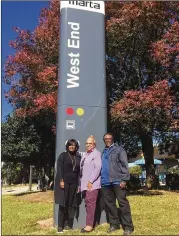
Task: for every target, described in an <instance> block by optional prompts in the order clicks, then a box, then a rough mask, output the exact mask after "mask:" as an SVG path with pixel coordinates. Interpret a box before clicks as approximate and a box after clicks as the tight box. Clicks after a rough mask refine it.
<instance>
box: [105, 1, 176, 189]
mask: <svg viewBox="0 0 179 236" xmlns="http://www.w3.org/2000/svg"><path fill="white" fill-rule="evenodd" d="M178 9H179V7H178V3H177V2H157V1H156V2H148V1H146V2H144V1H141V2H117V1H116V2H109V3H108V4H107V7H106V12H107V16H108V17H107V23H106V27H107V34H106V36H107V40H106V41H107V54H108V60H107V83H108V98H109V104H111V113H110V117H111V119H112V121H113V123H112V124H113V130H114V131H115V132H116V130H118V131H119V137H120V140H121V141H124V142H125V141H126V140H127V138H129V139H130V140H134V141H133V143H135V144H136V149H137V148H139V146H138V143H139V142H140V143H141V144H142V150H143V153H144V158H145V161H146V175H147V185H148V187H152V186H154V184H155V182H156V181H155V168H154V161H153V155H154V151H153V138H154V137H155V136H161V135H162V134H165V133H166V132H169V130H170V129H171V124H173V123H175V125H176V123H177V122H178V121H177V117H176V116H175V119H176V120H174V112H175V115H176V114H177V112H176V111H177V110H178V105H177V103H176V98H177V89H173V88H174V86H176V84H177V81H178V74H177V72H176V70H175V68H177V66H178V65H177V58H178V57H177V52H178V51H177V50H178V36H177V35H178V32H177V33H175V30H177V29H178ZM175 34H176V35H175ZM172 35H173V36H174V37H172ZM165 53H168V55H165ZM126 134H127V135H128V137H126ZM116 136H117V135H116ZM124 145H125V143H124ZM134 148H135V147H134Z"/></svg>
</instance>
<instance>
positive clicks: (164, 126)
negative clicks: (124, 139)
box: [111, 80, 175, 187]
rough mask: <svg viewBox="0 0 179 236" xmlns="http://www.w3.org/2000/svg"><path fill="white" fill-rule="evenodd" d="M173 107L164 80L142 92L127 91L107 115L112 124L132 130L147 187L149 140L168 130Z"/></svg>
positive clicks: (150, 173)
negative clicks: (142, 162)
mask: <svg viewBox="0 0 179 236" xmlns="http://www.w3.org/2000/svg"><path fill="white" fill-rule="evenodd" d="M174 105H175V97H174V96H173V95H172V92H171V89H170V88H169V85H168V81H167V80H162V81H159V82H155V83H154V85H153V86H149V87H148V88H146V89H141V90H128V91H126V92H125V93H124V96H123V98H122V99H120V100H117V101H115V102H114V103H113V104H112V108H111V114H112V119H113V122H114V124H115V125H116V126H119V125H121V126H122V125H124V126H129V127H132V128H131V131H132V132H134V133H135V134H137V135H138V137H139V140H140V141H141V144H142V151H143V153H144V157H145V162H146V172H147V175H148V187H150V184H151V183H150V182H151V180H153V176H154V173H155V169H154V163H153V155H154V149H153V137H154V136H157V134H158V135H159V134H160V132H162V133H163V132H168V131H169V130H170V129H171V126H172V123H173V122H174V119H173V114H172V108H173V109H174ZM132 132H131V133H132ZM155 132H156V134H155Z"/></svg>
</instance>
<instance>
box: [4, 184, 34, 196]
mask: <svg viewBox="0 0 179 236" xmlns="http://www.w3.org/2000/svg"><path fill="white" fill-rule="evenodd" d="M1 190H2V192H1V193H2V194H18V193H26V192H28V191H29V186H28V185H27V186H19V187H16V186H11V187H9V186H8V187H3V188H2V189H1ZM32 191H37V186H32Z"/></svg>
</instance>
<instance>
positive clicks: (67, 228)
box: [63, 225, 72, 231]
mask: <svg viewBox="0 0 179 236" xmlns="http://www.w3.org/2000/svg"><path fill="white" fill-rule="evenodd" d="M63 230H64V231H67V230H72V228H71V227H70V226H68V225H66V226H65V227H64V229H63Z"/></svg>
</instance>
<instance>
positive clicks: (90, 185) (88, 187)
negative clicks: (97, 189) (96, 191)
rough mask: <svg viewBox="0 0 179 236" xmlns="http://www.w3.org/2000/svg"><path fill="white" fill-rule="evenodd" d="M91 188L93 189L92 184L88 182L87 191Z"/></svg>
mask: <svg viewBox="0 0 179 236" xmlns="http://www.w3.org/2000/svg"><path fill="white" fill-rule="evenodd" d="M92 187H93V184H92V183H90V182H88V185H87V189H88V190H91V189H92Z"/></svg>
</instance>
